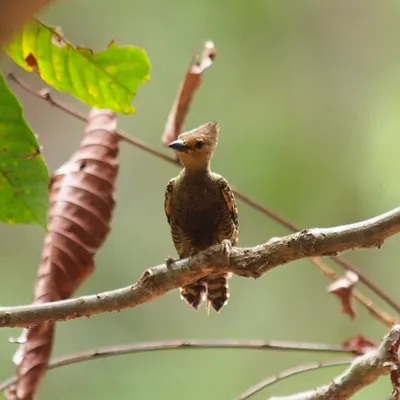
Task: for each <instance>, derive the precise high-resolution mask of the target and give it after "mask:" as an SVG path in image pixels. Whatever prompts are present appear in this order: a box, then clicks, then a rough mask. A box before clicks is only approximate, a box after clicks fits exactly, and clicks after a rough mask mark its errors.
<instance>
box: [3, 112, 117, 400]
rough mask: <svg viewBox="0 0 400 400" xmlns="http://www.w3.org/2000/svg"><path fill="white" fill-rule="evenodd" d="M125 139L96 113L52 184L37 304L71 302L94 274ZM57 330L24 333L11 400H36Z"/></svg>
mask: <svg viewBox="0 0 400 400" xmlns="http://www.w3.org/2000/svg"><path fill="white" fill-rule="evenodd" d="M118 145H119V136H118V134H117V133H116V114H115V113H114V112H112V111H110V110H97V109H92V111H91V112H90V114H89V119H88V124H87V127H86V130H85V135H84V137H83V139H82V141H81V144H80V147H79V149H78V150H77V151H76V152H75V154H74V155H73V156H72V157H71V158H70V160H69V161H68V162H67V163H65V164H64V165H63V166H62V167H61V168H59V169H58V170H57V171H55V172H54V174H53V176H52V179H51V183H50V209H49V215H48V224H47V228H48V234H47V236H46V238H45V240H44V245H43V251H42V259H41V264H40V267H39V271H38V277H37V280H36V284H35V294H34V301H35V302H36V303H44V302H49V301H55V300H60V299H66V298H68V297H70V296H71V295H72V293H73V292H74V291H75V290H76V289H77V288H78V286H79V285H80V284H81V283H82V282H83V281H84V280H85V279H86V278H87V277H88V275H90V274H91V273H92V271H93V269H94V263H93V257H94V255H95V253H96V252H97V250H98V249H99V248H100V247H101V245H102V244H103V243H104V241H105V239H106V237H107V235H108V233H109V231H110V222H111V218H112V214H113V210H114V206H115V198H114V192H115V182H116V177H117V173H118V159H117V156H118ZM53 336H54V324H52V323H44V324H41V325H38V326H34V327H31V328H29V329H27V330H25V331H24V334H23V342H22V343H23V344H21V347H20V348H19V350H18V351H17V353H16V355H15V357H14V362H16V364H17V375H18V377H19V379H18V382H17V384H16V385H14V386H13V387H11V388H10V389H9V390H8V392H7V396H8V399H9V400H16V399H19V400H27V399H32V398H33V396H34V393H35V392H36V390H37V388H38V385H39V383H40V381H41V380H42V379H43V378H44V375H45V373H46V370H47V366H48V362H49V358H50V355H51V349H52V343H53Z"/></svg>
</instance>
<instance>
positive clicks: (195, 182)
mask: <svg viewBox="0 0 400 400" xmlns="http://www.w3.org/2000/svg"><path fill="white" fill-rule="evenodd" d="M218 133H219V126H218V124H217V123H216V122H213V121H210V122H207V123H206V124H204V125H202V126H200V127H198V128H196V129H193V130H191V131H189V132H185V133H182V134H181V135H179V137H178V139H177V140H175V141H174V142H172V143H171V144H170V145H169V147H170V148H171V149H174V150H176V151H177V152H178V156H179V159H180V161H181V163H182V165H183V167H184V168H183V169H182V171H181V173H180V174H179V175H178V176H177V177H176V178H173V179H171V180H170V181H169V183H168V186H167V189H166V192H165V214H166V215H167V219H168V223H169V225H170V227H171V234H172V240H173V242H174V245H175V248H176V251H177V252H178V255H179V257H180V258H185V257H189V256H192V255H194V254H196V253H198V252H200V251H202V250H205V249H207V248H208V247H210V246H211V245H214V244H218V243H221V242H222V241H223V240H226V239H228V240H229V241H230V242H231V244H232V245H233V246H234V245H236V243H237V240H238V230H239V225H238V211H237V208H236V204H235V198H234V196H233V193H232V190H231V188H230V187H229V184H228V182H227V181H226V180H225V179H224V178H223V177H222V176H221V175H218V174H215V173H214V172H211V170H210V161H211V158H212V156H213V153H214V150H215V147H216V146H217V142H218ZM230 277H231V274H227V273H223V274H216V275H211V276H207V277H204V278H201V279H199V280H198V281H197V282H194V283H191V284H189V285H186V286H184V287H182V288H181V297H182V298H183V300H185V301H186V302H187V303H188V304H189V305H190V306H192V307H193V308H195V309H196V310H197V309H198V308H199V307H200V304H201V302H202V301H203V300H207V304H206V307H207V312H209V309H210V305H211V306H212V307H213V308H214V309H215V310H216V311H217V312H219V311H220V310H221V308H222V307H223V306H224V305H225V304H226V303H227V302H228V298H229V291H228V279H229V278H230Z"/></svg>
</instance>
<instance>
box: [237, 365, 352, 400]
mask: <svg viewBox="0 0 400 400" xmlns="http://www.w3.org/2000/svg"><path fill="white" fill-rule="evenodd" d="M351 361H352V360H351V359H349V358H347V359H345V360H330V361H322V362H312V363H307V364H301V365H298V366H296V367H293V368H289V369H287V370H285V371H282V372H279V373H278V374H275V375H272V376H269V377H267V378H265V379H263V380H262V381H260V382H258V383H256V384H255V385H253V386H251V387H250V388H248V389H247V390H246V391H245V392H243V393H242V394H241V395H239V397H237V399H236V400H245V399H249V398H250V397H252V396H254V395H255V394H257V393H258V392H260V391H261V390H264V389H265V388H267V387H269V386H271V385H273V384H275V383H278V382H280V381H282V380H283V379H286V378H290V377H292V376H294V375H298V374H301V373H303V372H309V371H313V370H315V369H320V368H328V367H337V366H340V365H347V364H350V363H351Z"/></svg>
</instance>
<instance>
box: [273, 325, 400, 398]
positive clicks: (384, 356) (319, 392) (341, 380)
mask: <svg viewBox="0 0 400 400" xmlns="http://www.w3.org/2000/svg"><path fill="white" fill-rule="evenodd" d="M399 339H400V325H395V326H393V327H392V329H391V330H390V332H389V333H388V334H387V335H386V336H385V337H384V338H383V340H382V342H381V344H380V346H379V347H378V348H377V349H376V350H371V351H369V352H368V353H366V354H364V355H363V356H360V357H357V358H356V359H355V360H354V361H353V363H352V364H351V365H350V367H349V368H348V369H347V370H346V371H344V372H343V373H342V374H341V375H339V376H337V377H336V378H335V379H334V380H333V381H332V383H330V384H329V385H324V386H320V387H317V388H316V389H313V390H310V391H307V392H302V393H296V394H294V395H290V396H278V397H270V398H269V399H268V400H330V399H341V400H347V399H350V398H351V397H352V396H353V395H354V394H356V393H357V392H358V391H359V390H361V389H363V388H364V387H365V386H368V385H370V384H371V383H373V382H375V381H376V380H377V379H378V378H379V377H381V376H383V375H388V374H389V373H390V372H391V371H397V366H398V362H399V360H398V356H397V349H398V346H399V343H400V340H399Z"/></svg>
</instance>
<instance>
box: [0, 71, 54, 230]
mask: <svg viewBox="0 0 400 400" xmlns="http://www.w3.org/2000/svg"><path fill="white" fill-rule="evenodd" d="M47 206H48V172H47V167H46V164H45V162H44V160H43V157H42V155H41V154H40V147H39V144H38V141H37V140H36V137H35V135H34V134H33V132H32V130H31V128H30V127H29V125H28V124H27V123H26V121H25V119H24V116H23V113H22V107H21V105H20V104H19V102H18V100H17V99H16V97H15V96H14V94H13V93H12V92H11V91H10V89H9V88H8V87H7V85H6V83H5V81H4V77H3V76H2V75H1V74H0V221H3V222H7V223H9V224H17V223H23V224H31V223H36V224H39V225H42V226H43V227H45V228H46V212H47Z"/></svg>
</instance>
